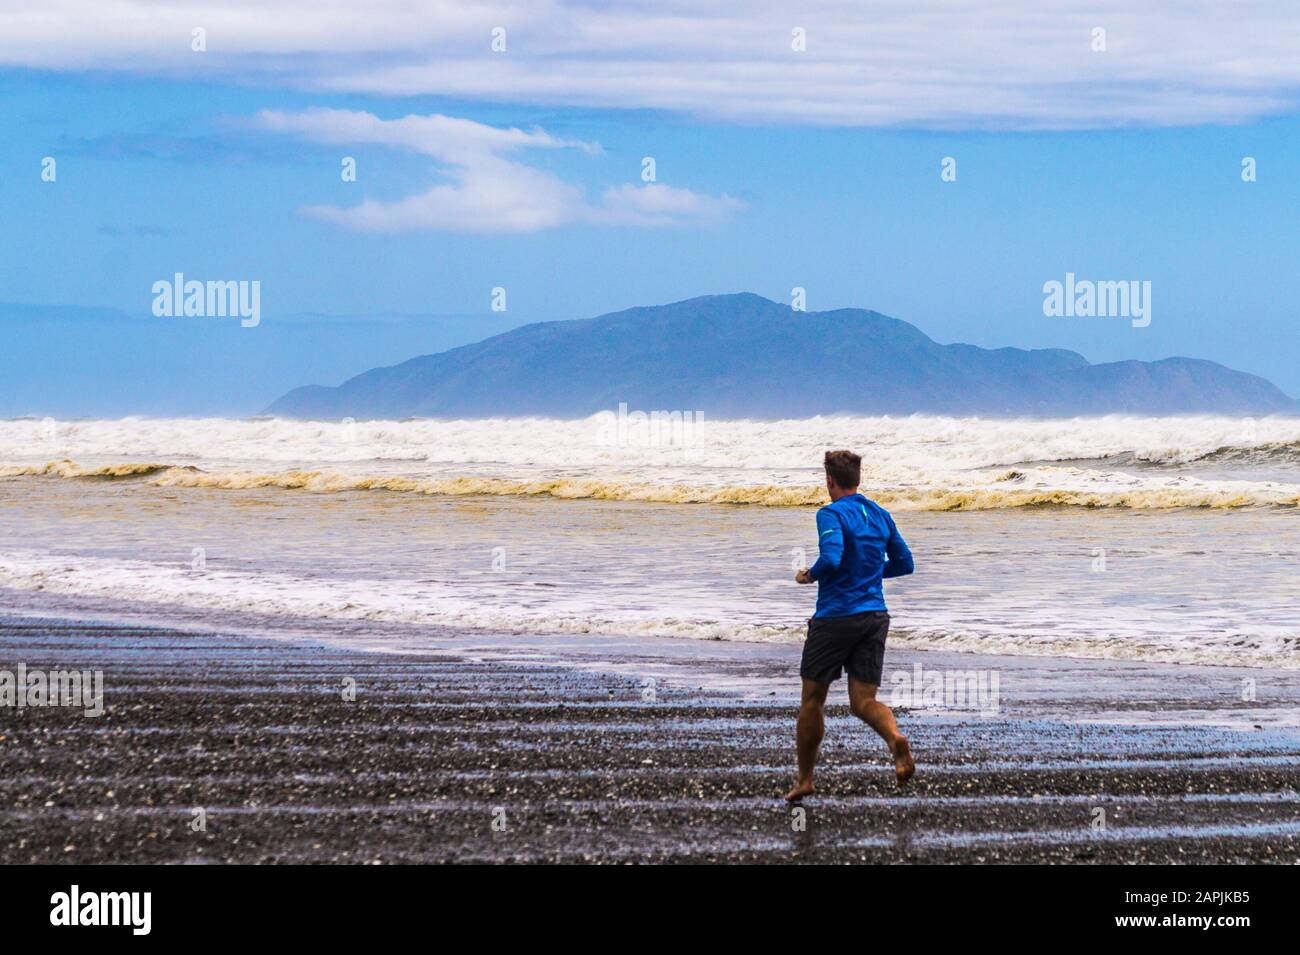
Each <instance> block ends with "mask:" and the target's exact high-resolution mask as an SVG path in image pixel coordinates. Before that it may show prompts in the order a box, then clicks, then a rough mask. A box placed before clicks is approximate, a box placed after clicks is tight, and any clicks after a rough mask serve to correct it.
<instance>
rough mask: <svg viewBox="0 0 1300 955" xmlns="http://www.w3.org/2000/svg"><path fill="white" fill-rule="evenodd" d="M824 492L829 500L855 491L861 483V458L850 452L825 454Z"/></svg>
mask: <svg viewBox="0 0 1300 955" xmlns="http://www.w3.org/2000/svg"><path fill="white" fill-rule="evenodd" d="M825 465H826V490H827V491H829V492H830V495H831V500H838V499H839V498H841V497H843V496H844V495H846V494H853V493H854V492H856V491H857V489H858V485H859V484H860V483H862V456H861V455H858V454H854V453H853V452H852V451H827V452H826V461H825Z"/></svg>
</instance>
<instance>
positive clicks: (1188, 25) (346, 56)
mask: <svg viewBox="0 0 1300 955" xmlns="http://www.w3.org/2000/svg"><path fill="white" fill-rule="evenodd" d="M498 26H500V27H504V28H505V29H506V31H507V33H506V36H507V50H506V52H504V53H493V52H491V49H490V36H491V31H492V29H493V28H494V27H498ZM195 27H202V28H203V29H205V30H206V31H207V46H208V51H207V52H206V53H194V52H192V51H191V49H190V35H191V30H192V29H193V28H195ZM795 27H802V28H803V29H804V30H806V32H807V51H806V52H803V53H796V52H794V51H792V50H791V43H790V38H791V30H792V29H794V28H795ZM1097 27H1100V28H1104V29H1105V30H1106V41H1107V50H1106V52H1104V53H1097V52H1093V50H1092V48H1091V40H1092V31H1093V29H1094V28H1097ZM0 64H8V65H15V66H36V67H47V68H52V69H73V70H80V69H87V68H96V69H106V70H120V71H127V72H132V73H145V74H166V75H173V76H178V77H185V78H196V77H197V78H215V79H220V80H223V81H230V80H235V81H239V82H251V83H259V82H260V83H266V84H277V85H288V86H294V87H299V88H304V89H312V90H330V91H339V92H362V93H373V94H381V95H399V96H405V95H413V96H414V95H430V94H433V95H444V96H458V97H464V98H471V99H481V100H490V101H498V102H510V103H527V104H545V105H561V106H563V105H568V106H592V107H601V108H652V109H663V110H670V111H675V112H684V113H688V114H692V115H697V116H707V117H716V118H723V119H727V120H734V121H747V122H748V121H759V122H766V121H775V122H783V123H810V124H850V125H890V124H899V125H910V126H924V127H977V128H989V127H994V128H1005V127H1010V128H1021V129H1037V128H1090V127H1105V126H1117V125H1134V124H1137V125H1171V124H1188V123H1202V122H1225V121H1240V120H1247V119H1251V118H1254V117H1257V116H1261V115H1265V114H1269V113H1274V112H1279V111H1286V110H1293V109H1295V108H1296V107H1297V90H1300V8H1297V6H1296V4H1295V3H1294V0H1253V2H1251V3H1231V4H1229V3H1224V2H1223V0H1143V2H1140V3H1139V2H1135V0H982V2H980V3H956V2H953V0H874V2H871V3H862V2H857V0H807V2H805V3H800V4H796V5H791V4H789V3H785V2H781V0H689V2H687V0H656V2H655V3H651V4H642V3H638V4H633V3H610V4H608V5H597V4H592V3H590V2H584V0H528V2H523V0H520V2H501V0H497V2H476V0H455V2H452V0H426V2H411V0H367V2H365V3H357V2H355V0H167V2H165V3H159V2H157V0H42V2H41V3H40V4H39V5H34V4H8V5H6V8H5V9H4V10H0Z"/></svg>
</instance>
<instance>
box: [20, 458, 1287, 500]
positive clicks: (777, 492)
mask: <svg viewBox="0 0 1300 955" xmlns="http://www.w3.org/2000/svg"><path fill="white" fill-rule="evenodd" d="M1056 471H1060V472H1061V474H1062V475H1063V476H1064V478H1065V479H1067V480H1073V481H1075V482H1076V483H1078V482H1079V481H1081V480H1082V481H1087V480H1089V475H1087V474H1086V473H1084V472H1080V471H1078V470H1074V469H1052V468H1046V469H1038V472H1037V476H1038V477H1039V478H1040V481H1041V480H1043V479H1046V480H1049V481H1050V480H1051V478H1052V476H1053V472H1056ZM1081 475H1082V477H1081ZM19 476H34V477H51V478H62V479H70V480H79V479H80V480H95V479H100V480H103V479H109V480H124V479H132V478H134V479H139V480H143V481H145V482H146V483H148V484H151V485H154V486H157V487H166V488H208V489H216V490H249V489H257V488H279V489H282V490H294V491H298V490H301V491H311V492H316V493H341V492H349V491H351V492H357V491H390V492H395V493H405V494H423V495H432V496H451V497H465V496H472V495H485V496H494V497H551V498H557V499H561V500H596V501H638V502H646V503H656V504H734V505H756V506H763V507H814V506H821V505H823V504H825V503H827V500H828V498H827V496H826V492H825V490H824V489H823V488H821V487H817V486H809V485H801V484H788V485H786V484H783V485H774V484H756V485H735V486H729V485H716V484H714V485H708V484H692V483H666V482H628V481H611V480H597V479H582V478H553V479H547V478H543V479H536V480H511V479H506V478H492V477H473V476H466V477H451V478H428V477H408V476H403V475H392V474H389V475H383V474H352V473H347V472H342V471H324V470H322V471H308V470H287V471H274V472H259V471H230V472H215V473H209V472H206V471H202V470H200V469H198V468H196V467H193V466H179V465H168V464H156V463H149V464H133V463H122V464H111V465H102V466H96V467H82V466H81V465H78V464H76V463H75V462H73V461H57V462H50V463H48V464H44V465H32V466H20V467H7V468H0V477H19ZM1027 477H1028V475H1027V473H1026V472H1025V471H1020V470H1012V471H1007V472H1004V473H1002V474H1000V475H997V476H996V477H991V478H987V479H986V480H987V481H988V482H989V483H988V485H987V486H970V487H871V486H869V485H865V484H864V487H863V493H864V494H867V495H868V496H869V497H871V498H873V499H874V500H876V501H879V502H880V503H881V504H882V505H884V506H885V507H888V508H890V509H896V510H899V511H985V510H997V509H1005V508H1023V507H1081V508H1128V509H1154V510H1166V509H1173V508H1210V509H1238V508H1250V507H1300V491H1297V489H1296V488H1295V487H1293V486H1289V485H1275V484H1258V483H1249V482H1221V484H1219V485H1214V484H1209V483H1194V484H1190V485H1180V486H1166V485H1157V486H1139V487H1124V488H1107V487H1099V488H1089V487H1078V486H1076V487H1068V486H1058V487H1053V486H1045V487H1008V486H1006V485H1008V484H1014V483H1020V482H1024V481H1025V480H1026V478H1027ZM1101 477H1102V478H1103V479H1104V478H1105V475H1102V476H1101ZM993 485H1002V486H993Z"/></svg>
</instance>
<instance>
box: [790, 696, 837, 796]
mask: <svg viewBox="0 0 1300 955" xmlns="http://www.w3.org/2000/svg"><path fill="white" fill-rule="evenodd" d="M830 688H831V685H830V684H829V683H816V682H814V681H812V680H804V681H803V699H802V700H800V702H799V725H798V726H797V728H796V729H795V745H796V748H797V749H798V752H799V778H798V779H797V780H795V784H794V788H793V789H791V790H790V791H789V792H788V793H786V794H785V798H786V800H787V801H788V802H797V801H798V800H800V799H802V798H803V797H804V796H811V795H812V794H813V770H814V769H815V768H816V766H817V750H818V748H819V747H820V746H821V744H822V736H823V735H824V734H825V733H826V717H825V712H824V709H823V708H824V707H825V705H826V691H827V690H829V689H830Z"/></svg>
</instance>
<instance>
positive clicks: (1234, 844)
mask: <svg viewBox="0 0 1300 955" xmlns="http://www.w3.org/2000/svg"><path fill="white" fill-rule="evenodd" d="M0 638H2V639H0V669H9V670H13V669H14V668H15V667H16V666H17V664H18V663H19V662H22V663H25V664H26V665H27V667H29V668H36V667H43V668H46V669H57V668H98V669H102V670H103V671H104V682H105V704H106V712H105V713H104V715H103V716H100V717H98V718H88V717H86V716H84V715H82V712H81V710H79V709H75V708H53V707H44V708H37V709H30V708H29V709H23V710H15V709H9V708H0V790H2V795H0V857H2V858H3V860H4V861H5V862H8V863H25V862H35V863H57V862H80V863H109V862H162V863H202V862H209V863H219V862H241V863H284V862H332V863H416V862H505V861H518V862H604V863H622V862H638V861H648V862H762V863H793V862H877V863H878V862H891V863H893V862H912V863H955V862H977V863H999V862H1002V863H1024V862H1050V863H1127V862H1156V863H1207V862H1228V863H1270V862H1276V863H1295V862H1300V745H1298V744H1297V733H1296V730H1295V725H1294V722H1293V718H1294V713H1295V712H1296V709H1297V706H1300V691H1297V689H1296V683H1297V681H1296V679H1295V674H1294V673H1284V672H1277V671H1257V673H1258V679H1259V686H1260V691H1259V697H1260V698H1259V701H1257V702H1254V703H1252V704H1251V705H1250V708H1249V710H1243V709H1242V706H1243V705H1242V704H1241V703H1240V702H1234V701H1233V699H1232V696H1231V692H1230V691H1225V689H1224V688H1225V687H1227V686H1232V685H1234V684H1235V683H1236V682H1238V674H1240V673H1241V672H1246V671H1227V670H1221V671H1217V670H1214V669H1213V668H1198V667H1175V668H1166V669H1167V670H1168V672H1166V671H1164V670H1161V669H1160V668H1155V667H1151V666H1141V665H1123V664H1104V665H1103V664H1098V663H1087V662H1074V663H1070V662H1065V663H1063V662H1062V661H1055V662H1042V661H1040V662H1039V663H1034V662H1032V661H1030V662H1024V661H1021V662H1020V663H1012V664H1008V666H1010V667H1011V668H1012V669H1013V670H1014V668H1015V667H1021V668H1022V670H1023V672H1019V671H1017V672H1018V676H1017V672H1012V673H1010V674H1009V677H1008V679H1007V680H1006V682H1005V683H1004V694H1007V693H1008V687H1009V688H1011V693H1010V694H1009V695H1010V696H1011V697H1012V699H1011V701H1010V703H1009V705H1008V706H1006V707H1004V709H1003V712H1002V713H1001V714H999V715H998V716H996V717H984V716H978V715H974V714H950V715H943V714H934V713H919V712H911V713H903V714H901V716H900V724H901V726H902V728H903V730H904V732H907V733H908V734H909V735H910V736H911V738H912V741H913V746H914V748H915V750H916V752H917V755H918V758H919V760H920V771H919V773H918V776H917V779H916V781H915V783H914V785H913V786H912V787H911V788H910V789H909V790H907V791H905V792H902V793H900V792H898V791H897V790H896V789H895V787H894V783H893V779H892V772H891V769H890V764H889V761H888V760H887V758H886V754H885V752H884V750H883V747H882V746H881V745H880V744H879V742H878V741H877V740H875V739H874V737H872V736H871V734H870V733H869V731H867V730H866V729H865V728H864V727H862V726H861V725H860V724H859V723H857V721H856V720H854V719H853V718H852V717H851V716H850V715H849V714H848V712H847V709H846V707H845V706H844V705H843V691H842V689H841V688H840V687H837V688H836V690H837V691H838V692H833V693H832V700H834V701H835V703H836V705H835V706H834V707H833V708H832V709H831V711H830V718H829V719H828V725H827V738H826V743H825V747H824V750H823V760H822V766H821V768H820V770H819V778H818V786H819V792H818V794H817V795H816V796H815V797H813V798H810V799H808V800H807V801H806V803H805V804H804V807H803V808H804V810H805V811H806V814H800V813H796V812H794V811H792V809H791V807H789V806H787V805H786V804H785V803H783V802H782V801H781V799H780V794H781V793H782V792H783V791H784V788H785V787H786V786H787V785H788V783H789V782H790V778H791V774H792V762H793V746H792V727H793V709H792V707H791V705H790V703H789V702H788V701H787V700H784V699H779V700H763V699H754V698H740V697H737V696H735V695H732V694H724V693H721V692H714V691H700V690H696V689H688V688H686V686H685V685H684V683H683V682H682V681H671V680H670V681H669V682H666V683H661V684H660V685H658V686H657V687H656V688H655V691H654V694H653V697H654V698H653V699H646V698H645V697H646V695H647V694H646V691H645V690H644V689H643V687H642V686H641V683H640V681H639V680H638V679H637V678H636V677H635V676H634V675H632V674H631V672H629V671H628V670H627V669H626V668H625V669H624V672H622V673H620V674H619V675H611V674H608V673H601V672H598V668H594V667H585V666H584V667H581V668H572V667H563V666H555V665H538V664H534V663H528V662H522V661H520V662H511V661H509V660H490V661H485V660H482V659H475V658H474V655H473V654H469V653H461V652H459V651H455V650H453V651H452V653H451V654H439V655H415V654H401V655H398V654H391V653H371V652H354V651H347V650H341V649H334V648H329V647H325V646H320V645H311V644H307V643H293V642H285V641H277V640H270V639H262V638H251V637H240V636H227V635H210V634H209V635H200V634H193V633H182V632H177V631H169V630H163V629H145V628H138V627H128V626H101V625H94V624H84V623H69V622H60V621H51V620H36V619H27V620H8V621H0ZM781 652H782V653H785V654H789V655H790V656H791V660H793V653H792V651H790V649H789V648H784V649H783V650H782V651H781ZM453 654H454V655H453ZM936 656H938V655H925V654H917V653H913V654H898V655H896V658H895V659H892V660H891V662H893V663H896V664H898V665H905V666H910V665H911V664H912V662H913V661H914V660H920V659H924V660H925V661H926V663H927V665H930V663H931V661H932V659H934V658H935V657H936ZM990 659H1001V658H984V660H983V661H982V662H980V661H977V662H976V663H968V665H972V666H980V665H982V666H989V665H991V664H990V663H989V662H988V661H989V660H990ZM968 660H969V658H968ZM935 665H937V664H935ZM781 666H783V664H780V663H779V660H777V658H776V657H775V656H774V662H773V663H772V665H771V668H772V669H773V670H774V672H776V673H780V672H781ZM682 667H688V665H687V664H679V669H680V668H682ZM789 671H790V672H792V671H793V663H791V664H790V665H789ZM1049 671H1053V672H1056V673H1057V674H1058V675H1057V677H1055V679H1056V680H1057V681H1058V687H1057V689H1059V692H1058V691H1057V689H1054V688H1053V686H1051V685H1049V684H1048V683H1047V682H1046V680H1045V678H1043V677H1042V676H1041V674H1043V673H1046V672H1049ZM1060 674H1065V675H1060ZM1070 674H1072V675H1070ZM770 675H771V674H769V676H770ZM347 679H351V680H355V681H356V699H355V701H353V702H349V701H346V700H345V699H344V698H343V697H344V693H343V687H344V684H345V680H347ZM1090 685H1091V687H1092V688H1094V689H1095V690H1096V691H1097V692H1096V693H1093V692H1092V690H1090V689H1089V687H1090ZM1017 686H1019V687H1020V689H1018V690H1017V689H1015V688H1016V687H1017ZM1035 688H1036V690H1035ZM1151 688H1158V689H1151ZM1031 691H1033V692H1031ZM1072 694H1073V695H1072ZM1107 699H1109V700H1111V701H1112V703H1113V704H1114V705H1111V704H1108V703H1106V700H1107ZM1099 700H1101V702H1098V701H1099ZM1120 704H1123V705H1120ZM1216 710H1219V711H1222V713H1223V714H1224V720H1218V721H1217V722H1220V723H1222V722H1226V723H1228V724H1231V725H1215V722H1216V721H1215V720H1211V721H1208V722H1207V721H1205V720H1198V719H1193V718H1191V717H1190V714H1200V715H1204V714H1206V713H1211V714H1213V713H1214V712H1215V711H1216ZM1126 713H1127V714H1128V717H1129V718H1132V719H1134V720H1135V721H1136V722H1133V723H1128V722H1114V721H1109V720H1114V719H1115V718H1116V717H1118V718H1121V719H1123V718H1126ZM1161 714H1164V715H1165V716H1166V717H1167V718H1166V719H1165V720H1161V719H1160V718H1159V717H1160V716H1161ZM1254 721H1258V722H1254ZM1256 726H1258V727H1259V728H1256ZM198 809H202V810H203V811H204V814H205V815H206V830H205V831H196V825H197V823H196V820H197V819H198V818H199V814H198V813H196V812H195V810H198ZM1098 810H1102V811H1104V814H1105V821H1106V827H1105V829H1104V831H1099V830H1097V829H1096V828H1094V820H1095V819H1097V818H1098ZM494 822H495V826H494ZM801 823H802V825H800V824H801Z"/></svg>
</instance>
